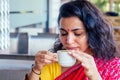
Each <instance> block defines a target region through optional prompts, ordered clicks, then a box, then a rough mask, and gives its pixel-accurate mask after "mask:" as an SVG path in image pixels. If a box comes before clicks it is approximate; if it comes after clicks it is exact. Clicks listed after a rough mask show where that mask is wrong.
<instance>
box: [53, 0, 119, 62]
mask: <svg viewBox="0 0 120 80" xmlns="http://www.w3.org/2000/svg"><path fill="white" fill-rule="evenodd" d="M73 16H76V17H78V18H79V19H80V20H81V21H82V22H83V24H84V26H85V29H86V33H87V37H88V44H89V47H90V48H91V50H92V51H93V53H94V55H93V56H95V57H99V58H102V59H104V60H109V59H111V58H114V57H115V54H116V53H117V48H116V45H115V42H114V38H113V34H112V32H113V31H112V28H111V25H110V24H109V23H108V21H107V20H106V19H105V18H104V17H103V16H104V15H103V13H102V12H101V11H100V10H99V9H98V8H97V7H96V6H95V5H94V4H92V3H90V2H89V1H87V0H77V1H71V2H68V3H65V4H63V5H62V6H61V7H60V13H59V16H58V24H59V22H60V19H61V18H62V17H64V18H67V17H73ZM60 49H62V43H61V42H60V40H59V39H58V40H57V41H56V42H55V44H54V48H53V51H54V52H56V51H57V50H60Z"/></svg>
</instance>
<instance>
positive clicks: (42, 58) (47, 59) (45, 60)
mask: <svg viewBox="0 0 120 80" xmlns="http://www.w3.org/2000/svg"><path fill="white" fill-rule="evenodd" d="M55 55H56V54H55V53H51V52H49V51H39V52H38V53H37V54H36V55H35V66H34V69H35V70H37V71H40V70H41V69H42V68H43V66H45V65H46V64H51V63H53V62H54V61H56V58H55Z"/></svg>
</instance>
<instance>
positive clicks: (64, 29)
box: [59, 28, 84, 31]
mask: <svg viewBox="0 0 120 80" xmlns="http://www.w3.org/2000/svg"><path fill="white" fill-rule="evenodd" d="M59 29H60V30H62V31H66V30H65V29H64V28H59ZM77 30H84V28H75V29H72V30H71V31H77Z"/></svg>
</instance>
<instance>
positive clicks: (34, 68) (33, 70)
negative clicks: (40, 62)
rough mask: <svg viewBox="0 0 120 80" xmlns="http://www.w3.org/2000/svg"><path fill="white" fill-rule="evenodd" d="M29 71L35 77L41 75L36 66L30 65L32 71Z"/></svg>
mask: <svg viewBox="0 0 120 80" xmlns="http://www.w3.org/2000/svg"><path fill="white" fill-rule="evenodd" d="M31 71H32V72H33V73H34V74H36V75H40V74H41V68H38V67H37V66H36V65H32V70H31Z"/></svg>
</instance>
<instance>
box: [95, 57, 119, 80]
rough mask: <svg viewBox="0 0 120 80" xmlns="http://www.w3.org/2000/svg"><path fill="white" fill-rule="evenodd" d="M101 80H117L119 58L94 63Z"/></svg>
mask: <svg viewBox="0 0 120 80" xmlns="http://www.w3.org/2000/svg"><path fill="white" fill-rule="evenodd" d="M96 64H97V68H98V71H99V73H100V74H101V76H102V78H103V80H108V78H109V79H110V80H113V79H114V80H118V78H119V76H120V58H113V59H110V60H108V61H103V60H102V59H99V61H98V62H97V63H96Z"/></svg>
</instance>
